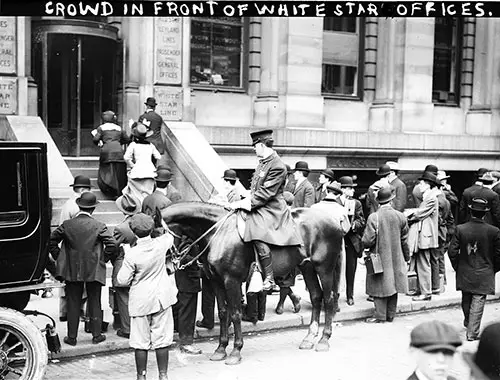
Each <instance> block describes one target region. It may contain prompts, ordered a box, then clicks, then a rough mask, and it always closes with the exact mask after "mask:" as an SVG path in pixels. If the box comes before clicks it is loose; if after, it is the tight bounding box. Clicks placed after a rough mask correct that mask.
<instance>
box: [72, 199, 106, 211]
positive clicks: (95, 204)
mask: <svg viewBox="0 0 500 380" xmlns="http://www.w3.org/2000/svg"><path fill="white" fill-rule="evenodd" d="M79 200H80V199H77V200H76V204H77V206H78V207H80V208H83V209H88V208H95V207H96V206H97V205H98V204H99V203H100V202H99V201H95V203H94V204H91V205H82V204H80V202H78V201H79Z"/></svg>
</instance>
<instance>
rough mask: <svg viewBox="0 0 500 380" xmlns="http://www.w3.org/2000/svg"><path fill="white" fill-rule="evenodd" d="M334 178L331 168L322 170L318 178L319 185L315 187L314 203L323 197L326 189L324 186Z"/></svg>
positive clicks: (326, 191) (326, 192)
mask: <svg viewBox="0 0 500 380" xmlns="http://www.w3.org/2000/svg"><path fill="white" fill-rule="evenodd" d="M334 180H335V174H334V172H333V170H332V169H325V170H323V171H322V172H321V173H320V175H319V178H318V182H319V186H318V187H317V188H316V203H318V202H321V201H322V200H323V199H325V197H326V194H328V190H327V189H326V187H327V186H328V185H329V184H331V183H332V182H333V181H334Z"/></svg>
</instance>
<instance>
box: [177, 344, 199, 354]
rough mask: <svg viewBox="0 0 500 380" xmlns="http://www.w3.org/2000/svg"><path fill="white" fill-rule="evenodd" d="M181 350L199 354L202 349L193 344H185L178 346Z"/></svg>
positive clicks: (186, 352)
mask: <svg viewBox="0 0 500 380" xmlns="http://www.w3.org/2000/svg"><path fill="white" fill-rule="evenodd" d="M180 350H181V352H184V353H185V354H190V355H201V354H202V352H203V351H201V350H200V349H199V348H197V347H195V346H193V345H192V344H185V345H182V346H180Z"/></svg>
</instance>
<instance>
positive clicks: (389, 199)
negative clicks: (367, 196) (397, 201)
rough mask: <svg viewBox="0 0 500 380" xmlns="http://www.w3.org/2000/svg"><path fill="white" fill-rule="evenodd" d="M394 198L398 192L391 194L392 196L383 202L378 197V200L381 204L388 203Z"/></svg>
mask: <svg viewBox="0 0 500 380" xmlns="http://www.w3.org/2000/svg"><path fill="white" fill-rule="evenodd" d="M394 198H396V194H391V196H390V197H389V198H387V199H384V200H383V201H382V202H381V201H379V200H378V199H377V202H378V203H379V204H381V205H385V204H386V203H389V202H390V201H392V200H393V199H394Z"/></svg>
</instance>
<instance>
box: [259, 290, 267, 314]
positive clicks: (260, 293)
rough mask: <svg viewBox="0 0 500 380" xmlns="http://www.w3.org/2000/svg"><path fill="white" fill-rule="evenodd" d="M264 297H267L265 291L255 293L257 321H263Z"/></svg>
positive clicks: (264, 311) (264, 312)
mask: <svg viewBox="0 0 500 380" xmlns="http://www.w3.org/2000/svg"><path fill="white" fill-rule="evenodd" d="M266 299H267V293H266V292H259V293H257V305H258V307H257V309H258V313H257V318H258V319H259V321H263V320H264V317H265V316H266Z"/></svg>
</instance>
